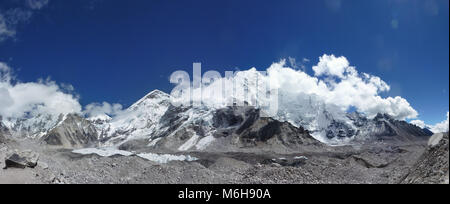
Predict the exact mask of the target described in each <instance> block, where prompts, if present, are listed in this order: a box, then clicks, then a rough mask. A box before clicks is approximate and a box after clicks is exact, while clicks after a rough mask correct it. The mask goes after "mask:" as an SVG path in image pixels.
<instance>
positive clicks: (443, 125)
mask: <svg viewBox="0 0 450 204" xmlns="http://www.w3.org/2000/svg"><path fill="white" fill-rule="evenodd" d="M448 121H449V112H447V119H446V120H444V121H442V122H440V123H437V124H435V125H427V124H425V122H424V121H422V120H413V121H411V122H410V123H411V124H414V125H416V126H418V127H420V128H428V129H430V130H431V132H434V133H441V132H448V131H449V122H448Z"/></svg>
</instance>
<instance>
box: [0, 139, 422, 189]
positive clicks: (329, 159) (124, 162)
mask: <svg viewBox="0 0 450 204" xmlns="http://www.w3.org/2000/svg"><path fill="white" fill-rule="evenodd" d="M425 148H426V144H410V145H401V146H393V145H385V144H379V145H376V146H370V147H369V146H360V147H350V146H347V147H329V148H328V149H327V150H325V151H323V152H303V153H296V154H288V155H280V154H274V153H269V152H268V153H258V154H257V153H205V152H190V153H183V154H189V155H191V156H194V157H196V158H198V160H197V161H191V162H187V161H172V162H169V163H167V164H161V163H156V162H152V161H148V160H145V159H143V158H140V157H137V156H128V157H126V156H113V157H100V156H98V155H79V154H74V153H72V152H71V150H58V149H49V148H48V147H39V146H37V145H35V144H32V142H30V141H21V142H17V143H9V144H8V145H5V144H0V158H1V160H0V166H1V167H3V166H5V160H4V158H5V157H6V155H7V153H8V152H10V151H13V150H14V149H19V150H21V149H31V150H33V151H35V152H37V153H39V155H40V158H39V162H38V166H36V167H35V168H26V169H16V168H8V169H1V170H0V183H81V184H83V183H149V184H163V183H169V184H196V183H201V184H210V183H213V184H214V183H226V184H228V183H246V184H247V183H249V184H274V183H275V184H282V183H295V184H297V183H298V184H303V183H313V184H315V183H399V182H401V180H402V179H403V178H404V177H405V175H406V174H407V173H408V170H409V169H410V168H411V166H413V165H414V163H415V162H416V161H417V160H418V158H419V157H420V156H421V155H422V153H423V152H424V150H425Z"/></svg>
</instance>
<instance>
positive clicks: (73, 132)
mask: <svg viewBox="0 0 450 204" xmlns="http://www.w3.org/2000/svg"><path fill="white" fill-rule="evenodd" d="M40 140H41V141H43V142H45V143H46V144H48V145H52V146H59V147H62V148H84V147H88V146H95V145H97V141H98V135H97V131H96V129H95V126H94V125H93V124H92V122H90V121H88V120H86V119H84V118H83V117H81V116H79V115H77V114H68V115H66V116H64V118H63V119H62V120H61V122H60V123H59V124H57V125H56V126H55V128H53V129H51V130H50V131H49V132H48V133H47V134H45V135H44V136H43V137H42V138H40Z"/></svg>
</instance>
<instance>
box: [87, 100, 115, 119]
mask: <svg viewBox="0 0 450 204" xmlns="http://www.w3.org/2000/svg"><path fill="white" fill-rule="evenodd" d="M122 110H123V107H122V105H120V104H110V103H108V102H103V103H101V104H100V103H91V104H89V105H87V106H86V107H85V110H84V111H83V112H84V114H85V115H86V116H87V117H89V118H96V117H101V116H105V115H107V116H116V115H117V114H119V113H120V112H121V111H122Z"/></svg>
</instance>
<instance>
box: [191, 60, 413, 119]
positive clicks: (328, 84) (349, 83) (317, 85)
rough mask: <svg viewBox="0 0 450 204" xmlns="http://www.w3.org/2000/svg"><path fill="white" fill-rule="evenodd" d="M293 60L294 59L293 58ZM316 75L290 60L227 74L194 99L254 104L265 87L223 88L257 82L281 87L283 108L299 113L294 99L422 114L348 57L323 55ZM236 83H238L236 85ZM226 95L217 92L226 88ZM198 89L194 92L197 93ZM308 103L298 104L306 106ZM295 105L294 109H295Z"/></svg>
mask: <svg viewBox="0 0 450 204" xmlns="http://www.w3.org/2000/svg"><path fill="white" fill-rule="evenodd" d="M291 61H292V60H291ZM312 69H313V71H314V76H310V75H308V74H307V73H306V72H304V71H303V70H299V69H295V68H292V67H288V66H287V63H286V60H282V61H280V62H278V63H274V64H272V65H271V66H270V67H269V68H268V69H267V70H266V73H267V74H266V75H263V74H261V73H260V72H258V71H257V70H256V69H255V68H252V69H250V70H247V71H242V72H239V73H237V74H236V75H235V76H234V78H233V79H234V80H231V79H230V78H227V77H224V78H221V79H219V80H215V81H214V82H213V83H211V84H209V85H207V86H204V87H203V89H202V91H201V92H197V93H203V94H202V96H201V97H200V96H197V95H195V94H194V96H193V100H194V101H196V100H202V102H203V103H206V104H208V105H211V106H221V105H223V104H226V103H225V102H226V101H230V100H234V98H235V99H237V100H241V101H248V102H249V103H250V104H252V105H255V104H254V103H255V102H252V99H253V98H257V95H258V94H259V95H261V94H264V92H265V91H266V90H265V89H264V90H249V92H250V93H249V95H250V96H244V95H243V94H240V95H239V94H236V93H235V92H233V90H230V89H226V88H223V89H222V87H223V86H226V87H233V86H235V87H236V90H240V89H247V88H248V87H251V86H252V85H253V84H255V83H259V84H258V87H268V86H270V87H271V88H273V89H277V90H278V92H279V96H280V103H279V109H280V111H285V112H288V113H289V112H291V113H292V112H298V111H297V110H296V109H295V107H292V105H291V104H292V103H293V102H299V101H305V103H309V102H308V101H311V98H314V100H315V103H318V104H322V103H323V104H325V105H326V106H327V107H328V109H335V108H336V107H337V108H339V109H340V110H341V112H344V111H347V110H349V109H350V108H355V109H356V110H357V111H359V112H361V113H365V114H366V115H367V116H368V117H375V116H376V115H377V114H378V113H386V114H389V115H391V116H393V117H394V118H395V119H399V120H405V119H413V118H416V117H417V115H418V113H417V111H416V110H415V109H414V108H412V107H411V105H410V104H409V103H408V101H407V100H406V99H404V98H402V97H400V96H396V97H387V98H383V97H381V96H380V95H379V94H380V93H382V92H387V91H389V90H390V87H389V85H388V84H387V83H386V82H384V81H383V80H381V79H380V78H379V77H377V76H373V75H370V74H367V73H359V72H358V71H357V70H356V68H355V67H353V66H350V63H349V61H348V60H347V59H346V58H345V57H336V56H334V55H323V56H322V57H320V58H319V62H318V63H317V65H316V66H313V67H312ZM233 83H235V84H234V85H233ZM224 89H225V91H224V94H223V95H222V96H223V97H220V96H219V97H217V95H218V94H219V95H220V93H221V92H222V90H224ZM195 92H196V91H194V93H195ZM304 105H305V104H298V106H304ZM293 108H294V109H293Z"/></svg>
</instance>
